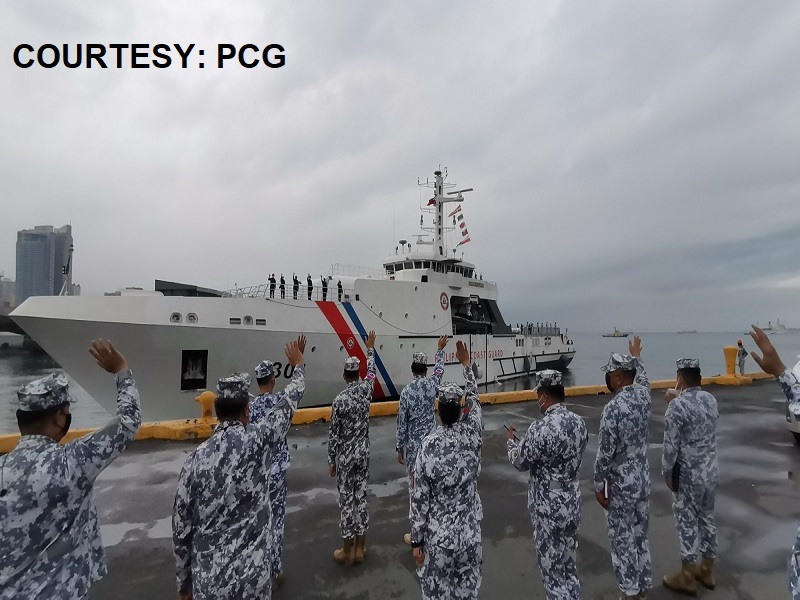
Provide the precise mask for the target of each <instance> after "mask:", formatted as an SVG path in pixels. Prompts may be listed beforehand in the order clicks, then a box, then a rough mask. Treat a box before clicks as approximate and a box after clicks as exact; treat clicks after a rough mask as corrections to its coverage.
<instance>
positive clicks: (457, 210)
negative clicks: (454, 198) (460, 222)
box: [447, 204, 461, 217]
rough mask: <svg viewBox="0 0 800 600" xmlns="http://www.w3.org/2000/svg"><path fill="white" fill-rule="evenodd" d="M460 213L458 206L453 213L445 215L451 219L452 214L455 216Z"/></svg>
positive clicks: (459, 206)
mask: <svg viewBox="0 0 800 600" xmlns="http://www.w3.org/2000/svg"><path fill="white" fill-rule="evenodd" d="M460 212H461V205H460V204H459V205H458V207H457V208H456V209H455V210H454V211H453V212H451V213H450V214H449V215H447V216H448V217H452V216H453V215H454V214H456V213H460Z"/></svg>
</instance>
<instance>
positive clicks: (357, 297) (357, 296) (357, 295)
mask: <svg viewBox="0 0 800 600" xmlns="http://www.w3.org/2000/svg"><path fill="white" fill-rule="evenodd" d="M356 302H358V294H356Z"/></svg>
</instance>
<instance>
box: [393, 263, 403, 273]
mask: <svg viewBox="0 0 800 600" xmlns="http://www.w3.org/2000/svg"><path fill="white" fill-rule="evenodd" d="M402 270H403V263H398V264H396V265H395V266H394V271H395V273H396V272H397V271H402Z"/></svg>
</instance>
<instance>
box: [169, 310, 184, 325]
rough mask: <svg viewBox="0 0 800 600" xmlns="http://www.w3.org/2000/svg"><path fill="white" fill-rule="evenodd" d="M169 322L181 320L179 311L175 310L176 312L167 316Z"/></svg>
mask: <svg viewBox="0 0 800 600" xmlns="http://www.w3.org/2000/svg"><path fill="white" fill-rule="evenodd" d="M169 322H170V323H180V322H181V313H177V312H176V313H172V314H171V315H170V316H169Z"/></svg>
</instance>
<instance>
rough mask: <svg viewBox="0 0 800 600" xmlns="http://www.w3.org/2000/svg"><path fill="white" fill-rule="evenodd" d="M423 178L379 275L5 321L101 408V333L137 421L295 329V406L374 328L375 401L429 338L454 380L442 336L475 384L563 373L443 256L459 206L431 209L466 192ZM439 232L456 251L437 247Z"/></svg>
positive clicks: (280, 371)
mask: <svg viewBox="0 0 800 600" xmlns="http://www.w3.org/2000/svg"><path fill="white" fill-rule="evenodd" d="M434 176H435V177H434V180H433V181H427V180H426V181H425V182H421V183H419V185H420V186H422V187H428V188H432V191H433V198H431V199H430V200H429V201H428V203H427V205H424V206H422V207H421V210H422V212H423V213H425V215H427V218H424V219H423V221H428V223H429V225H428V224H426V226H424V227H423V222H421V223H420V227H421V229H422V231H423V234H422V235H418V236H416V237H417V241H416V243H415V244H414V246H413V247H412V244H410V243H407V242H406V240H401V243H400V244H399V245H398V246H397V247H396V248H395V252H394V254H390V256H388V257H387V258H386V260H384V261H383V268H382V269H365V268H353V267H345V266H339V265H334V266H333V267H331V269H330V271H329V273H328V275H327V276H326V277H324V278H323V279H324V280H325V282H326V286H327V287H326V288H324V290H323V288H322V286H321V285H320V283H321V282H320V280H318V279H317V280H315V282H314V285H313V289H311V290H309V289H308V287H307V285H306V282H305V281H303V282H302V285H300V286H299V290H298V292H299V294H298V295H295V294H294V290H293V289H292V287H293V286H292V280H289V282H288V283H289V285H288V286H287V287H288V288H289V289H287V290H286V292H287V293H286V297H285V298H284V297H281V296H282V295H281V294H280V293H279V291H280V288H278V289H275V288H274V287H273V290H274V293H272V292H270V291H269V284H267V285H260V286H254V287H250V288H238V289H235V290H232V291H229V292H224V293H223V292H218V291H216V290H210V289H204V288H199V287H197V286H194V285H181V284H176V283H170V282H164V281H156V286H155V290H154V291H145V290H131V289H128V290H121V291H118V292H113V293H111V294H107V295H106V296H99V297H91V296H61V297H58V296H57V297H46V296H38V297H31V298H28V299H27V300H26V301H25V302H23V303H22V305H21V306H19V307H18V308H17V309H16V310H15V311H14V312H13V314H12V315H11V317H12V318H13V319H14V321H16V322H17V323H18V324H19V325H20V326H21V327H22V328H23V329H24V330H25V332H26V333H27V334H28V335H30V337H32V338H33V339H34V340H35V341H36V342H38V343H39V344H40V345H41V346H42V348H43V349H44V350H45V351H46V352H47V353H48V354H50V356H52V357H53V358H54V359H55V360H56V361H58V363H59V364H60V365H61V366H62V367H63V368H64V369H65V370H66V371H67V372H68V373H69V374H70V375H71V376H72V377H74V379H75V380H76V381H77V382H78V383H79V384H80V385H81V386H82V387H83V388H84V389H85V390H86V391H87V392H89V394H90V395H91V396H92V397H93V398H94V399H95V400H97V401H98V402H99V403H100V404H101V405H103V406H104V407H105V408H106V409H107V410H109V411H110V412H112V413H113V412H114V411H115V403H116V396H115V395H114V394H113V393H112V391H113V387H110V384H109V380H108V377H107V375H106V374H105V373H104V372H103V371H102V369H98V368H97V365H95V364H94V361H93V360H91V358H90V357H89V356H88V355H87V353H86V348H87V347H88V346H89V343H90V341H91V340H92V339H93V338H97V337H103V338H110V339H112V340H113V341H114V342H115V343H117V345H118V347H119V349H120V350H121V351H122V352H124V353H125V356H126V358H127V359H128V361H129V363H130V365H131V368H132V369H133V371H134V373H135V374H136V383H137V385H138V386H139V392H140V395H141V398H142V414H143V418H144V419H145V420H148V421H153V420H163V419H180V418H191V417H196V416H198V415H199V412H200V411H199V407H198V405H197V403H196V402H195V396H197V395H198V393H199V392H200V391H202V390H205V389H209V388H212V389H213V387H214V385H215V383H216V380H217V378H219V377H224V376H226V375H228V374H230V373H232V372H233V371H242V370H251V369H252V368H253V367H254V366H255V365H256V364H258V362H259V361H261V360H263V359H265V358H270V359H272V360H278V361H281V359H282V350H283V346H284V344H285V343H286V342H287V341H289V340H291V339H294V338H296V337H297V336H298V335H299V334H304V335H305V336H306V337H307V339H308V346H307V348H306V352H305V360H306V366H307V368H308V371H307V381H306V383H307V388H306V389H307V393H306V395H305V397H304V398H303V402H302V403H301V404H302V405H303V406H309V405H326V404H330V402H331V401H332V400H333V397H334V396H335V394H336V393H337V392H338V391H340V390H341V388H342V387H343V382H342V363H343V361H344V359H345V358H347V357H348V356H355V357H358V358H359V359H360V360H361V371H362V373H361V375H362V377H363V376H364V375H366V356H365V355H366V348H365V346H364V341H365V339H366V337H367V332H368V331H369V330H371V329H373V330H375V332H376V333H377V334H378V341H377V344H376V347H375V350H376V352H375V354H376V363H377V376H376V379H375V392H374V393H375V398H376V399H386V398H396V397H397V396H398V395H399V393H400V390H401V389H402V388H403V385H404V384H405V383H406V382H408V381H409V379H411V373H410V368H409V366H410V364H411V356H412V354H413V353H415V352H420V351H421V352H425V353H427V355H428V360H429V361H430V365H431V366H432V365H433V357H434V355H435V353H436V341H437V339H438V338H439V336H442V335H448V336H452V337H453V338H454V339H453V340H451V341H450V343H449V344H448V345H447V348H446V352H445V375H444V376H445V378H447V379H452V380H454V381H459V380H460V379H461V378H462V375H461V371H460V366H459V363H458V360H457V359H456V356H455V347H456V341H462V342H464V343H465V344H466V345H467V347H468V349H469V351H470V362H471V364H472V369H473V372H474V373H475V375H476V377H477V379H478V382H479V383H483V384H486V383H489V382H493V381H496V380H497V381H504V380H506V379H512V378H515V377H523V376H527V375H529V374H530V373H531V372H532V371H536V370H539V369H544V368H556V369H564V368H566V367H567V365H569V364H570V362H571V361H572V359H573V357H574V356H575V346H574V345H573V341H572V340H571V339H570V338H569V337H568V335H567V334H566V331H564V330H561V329H560V328H558V327H555V326H552V327H551V326H544V327H542V326H536V327H534V326H532V325H530V326H526V327H525V328H524V330H523V331H516V332H515V331H512V329H511V326H510V325H509V324H507V323H506V322H505V320H504V319H503V316H502V314H501V312H500V308H499V306H498V303H497V300H498V289H497V285H496V284H495V283H494V282H491V281H485V280H484V279H483V275H482V274H481V275H480V276H478V274H477V273H476V270H475V265H474V264H472V263H469V262H466V261H464V260H462V259H461V258H460V257H457V256H456V252H457V250H461V248H460V246H463V244H464V243H466V242H465V240H466V241H469V238H468V236H467V231H466V228H465V227H463V225H462V224H461V223H459V224H458V225H456V223H455V222H454V223H453V227H449V226H448V221H450V219H451V218H452V219H453V220H454V221H462V220H461V219H458V216H460V215H461V206H460V205H459V206H458V208H456V209H455V210H453V211H450V212H449V214H448V211H447V210H445V207H447V206H448V203H454V202H455V203H459V202H462V201H463V200H464V197H463V193H465V192H467V191H471V189H462V190H453V191H447V190H448V189H449V188H452V187H454V184H451V183H445V178H446V177H447V174H446V173H444V174H443V173H442V171H436V172H435V174H434ZM462 223H463V221H462ZM450 232H454V233H455V234H456V235H457V239H458V240H460V241H458V243H455V242H450V240H448V235H447V234H448V233H450ZM353 233H356V232H355V231H353V232H348V235H352V234H353ZM459 233H460V234H461V235H458V234H459ZM501 242H502V240H498V243H501ZM393 245H394V244H393ZM400 246H402V250H401V249H400ZM273 285H274V284H273ZM625 335H627V334H625ZM276 368H277V375H278V377H279V378H280V379H283V380H284V381H286V380H287V379H288V378H289V377H291V374H292V370H293V369H292V367H291V365H289V364H286V363H285V362H283V363H278V364H277V365H276ZM279 385H280V384H279Z"/></svg>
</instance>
